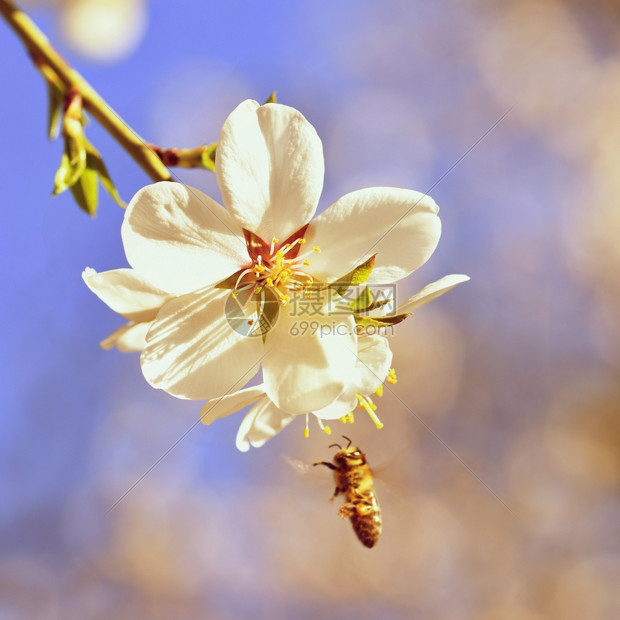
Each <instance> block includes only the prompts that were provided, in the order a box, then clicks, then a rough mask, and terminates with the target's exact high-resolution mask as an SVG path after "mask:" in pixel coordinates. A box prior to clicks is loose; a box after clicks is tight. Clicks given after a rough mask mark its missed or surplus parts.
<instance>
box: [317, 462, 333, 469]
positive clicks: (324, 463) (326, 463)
mask: <svg viewBox="0 0 620 620" xmlns="http://www.w3.org/2000/svg"><path fill="white" fill-rule="evenodd" d="M312 464H313V465H315V466H316V465H325V467H329V468H330V469H336V466H335V465H334V464H333V463H328V462H327V461H319V462H318V463H312Z"/></svg>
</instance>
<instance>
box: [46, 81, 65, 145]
mask: <svg viewBox="0 0 620 620" xmlns="http://www.w3.org/2000/svg"><path fill="white" fill-rule="evenodd" d="M47 98H48V109H47V136H48V138H49V139H50V140H56V138H57V137H58V134H59V132H60V115H61V113H62V107H63V103H64V97H63V95H62V92H60V90H59V89H58V87H57V86H56V85H55V84H52V83H50V82H47Z"/></svg>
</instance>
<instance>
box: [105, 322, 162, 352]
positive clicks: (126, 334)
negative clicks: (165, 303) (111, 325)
mask: <svg viewBox="0 0 620 620" xmlns="http://www.w3.org/2000/svg"><path fill="white" fill-rule="evenodd" d="M152 324H153V322H152V321H145V322H143V323H134V322H133V321H132V322H129V323H126V324H125V325H123V326H122V327H119V328H118V329H117V330H116V331H114V332H112V333H111V334H110V335H109V336H108V337H107V338H105V339H104V340H102V341H101V342H100V346H101V348H102V349H112V348H114V347H116V348H117V349H118V350H119V351H122V352H123V353H130V352H132V351H142V350H143V349H144V347H146V334H147V333H148V331H149V329H150V327H151V325H152Z"/></svg>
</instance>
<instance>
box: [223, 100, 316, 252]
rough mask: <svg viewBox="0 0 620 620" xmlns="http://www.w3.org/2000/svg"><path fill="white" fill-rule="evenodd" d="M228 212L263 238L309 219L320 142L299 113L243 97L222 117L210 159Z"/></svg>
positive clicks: (295, 227)
mask: <svg viewBox="0 0 620 620" xmlns="http://www.w3.org/2000/svg"><path fill="white" fill-rule="evenodd" d="M215 169H216V175H217V181H218V184H219V187H220V190H221V192H222V200H223V201H224V204H225V205H226V208H227V209H228V211H229V212H230V213H231V214H232V215H234V217H235V218H236V219H237V221H238V222H239V223H240V224H241V225H242V226H243V228H246V229H247V230H249V231H251V232H253V233H256V234H257V235H258V236H259V237H261V238H262V239H263V240H264V241H266V242H268V243H269V242H271V239H272V238H273V237H278V238H280V239H281V240H284V239H286V238H287V237H288V236H289V235H291V234H292V233H294V232H296V231H297V230H299V229H300V228H301V227H302V226H304V225H305V224H307V223H308V222H309V221H310V218H311V217H312V216H313V215H314V212H315V210H316V206H317V204H318V201H319V197H320V195H321V190H322V188H323V175H324V164H323V147H322V145H321V140H320V139H319V137H318V136H317V134H316V131H315V130H314V127H312V125H311V124H310V123H309V122H308V121H307V120H306V119H305V118H304V117H303V115H302V114H301V113H300V112H298V111H297V110H295V109H294V108H290V107H288V106H284V105H281V104H277V103H272V104H266V105H263V106H259V105H258V103H257V102H256V101H251V100H247V101H244V102H243V103H242V104H240V105H239V106H238V107H237V108H236V109H235V110H234V111H233V112H232V113H231V114H230V116H229V117H228V118H227V119H226V122H225V123H224V126H223V127H222V131H221V133H220V141H219V143H218V146H217V157H216V158H215Z"/></svg>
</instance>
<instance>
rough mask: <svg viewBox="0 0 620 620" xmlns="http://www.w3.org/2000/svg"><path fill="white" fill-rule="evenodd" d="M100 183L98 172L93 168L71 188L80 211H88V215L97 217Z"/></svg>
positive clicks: (82, 175) (84, 173) (83, 174)
mask: <svg viewBox="0 0 620 620" xmlns="http://www.w3.org/2000/svg"><path fill="white" fill-rule="evenodd" d="M98 189H99V183H98V180H97V172H96V171H95V170H93V169H92V168H88V167H87V168H86V169H85V170H84V172H83V173H82V174H81V176H80V178H79V179H78V180H77V181H76V182H75V183H74V184H73V185H72V186H71V193H72V194H73V198H75V202H77V203H78V205H79V207H80V209H82V210H83V211H86V213H88V215H95V213H96V212H97V203H98V193H99V192H98Z"/></svg>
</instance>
